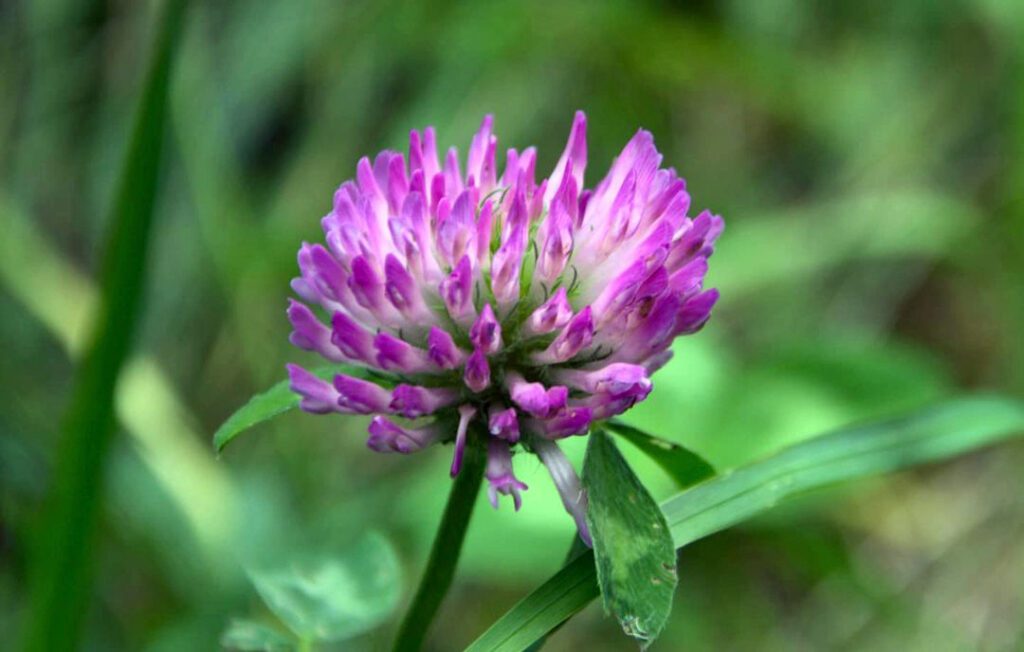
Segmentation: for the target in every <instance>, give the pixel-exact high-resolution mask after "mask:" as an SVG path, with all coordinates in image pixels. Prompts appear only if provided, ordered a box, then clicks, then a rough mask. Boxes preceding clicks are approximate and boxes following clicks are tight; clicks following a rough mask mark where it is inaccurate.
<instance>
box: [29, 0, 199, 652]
mask: <svg viewBox="0 0 1024 652" xmlns="http://www.w3.org/2000/svg"><path fill="white" fill-rule="evenodd" d="M185 4H186V3H185V0H168V1H167V2H166V3H165V5H164V6H163V8H162V12H163V13H162V15H161V17H160V22H159V33H158V35H157V40H156V42H155V44H154V50H153V55H152V59H151V61H150V64H149V69H148V70H147V74H146V79H145V82H144V84H145V85H144V88H143V92H142V96H141V98H140V100H139V106H138V108H137V111H136V114H135V121H134V124H133V126H132V135H131V140H130V141H129V145H128V151H127V153H126V155H125V159H124V162H123V168H122V172H121V176H120V179H119V184H118V189H117V194H116V197H115V200H114V204H113V210H112V214H111V219H110V226H109V227H108V228H109V232H108V235H107V241H106V243H105V250H104V257H103V262H102V269H101V275H100V277H101V288H102V289H101V293H100V307H99V313H98V315H97V317H98V318H97V322H96V327H95V330H94V331H93V334H92V336H91V340H90V342H89V344H88V345H87V347H86V352H85V355H84V357H83V360H82V363H81V366H80V367H79V368H78V370H77V373H76V379H75V385H74V389H73V391H72V396H71V402H70V405H69V407H68V411H67V413H66V415H65V419H64V422H63V428H62V432H61V440H60V445H59V448H58V450H57V458H56V465H55V471H54V479H53V486H52V489H51V494H50V496H49V497H48V503H47V505H46V507H45V511H44V513H43V517H42V521H41V522H40V528H39V531H38V541H37V544H36V546H35V547H34V550H35V556H34V558H33V560H32V584H31V603H30V610H29V615H28V621H27V623H26V627H25V632H24V643H25V649H26V650H30V651H35V650H39V651H40V652H42V651H43V650H46V651H50V650H73V649H75V648H77V646H78V641H79V637H80V629H81V622H82V619H83V616H84V614H85V611H86V609H87V607H88V604H89V597H90V594H91V581H90V580H91V557H92V547H93V546H92V545H91V543H92V539H93V538H94V534H95V529H96V521H97V515H98V512H99V503H100V490H101V485H102V479H103V470H104V462H105V459H106V456H107V451H108V449H109V447H110V441H111V439H112V435H113V431H114V389H115V386H116V383H117V378H118V375H119V372H120V370H121V366H122V364H123V362H124V360H125V357H126V356H127V353H128V350H129V347H130V344H131V341H132V336H133V334H134V331H135V326H136V322H137V313H138V307H139V303H140V300H141V297H142V287H143V282H144V280H145V270H146V266H145V259H146V256H145V253H146V249H147V244H148V241H149V234H150V231H151V225H152V221H153V208H154V204H155V199H156V191H157V181H158V176H159V174H158V173H159V165H160V158H161V150H162V144H163V134H164V117H165V112H166V104H167V92H168V85H169V83H170V74H171V63H172V60H173V53H174V49H175V46H176V44H177V41H178V37H179V35H180V32H181V27H182V22H183V18H184V9H185Z"/></svg>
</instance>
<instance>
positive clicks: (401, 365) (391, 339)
mask: <svg viewBox="0 0 1024 652" xmlns="http://www.w3.org/2000/svg"><path fill="white" fill-rule="evenodd" d="M373 346H374V348H375V349H376V350H377V364H378V365H380V368H381V369H384V370H387V371H398V372H402V373H407V374H416V373H430V372H434V371H437V366H436V365H435V364H434V363H433V362H432V361H431V360H430V356H429V355H428V354H427V352H426V351H424V350H423V349H420V348H417V347H415V346H412V345H411V344H409V343H408V342H405V341H404V340H400V339H398V338H397V337H395V336H393V335H391V334H389V333H385V332H380V333H377V336H376V337H374V338H373Z"/></svg>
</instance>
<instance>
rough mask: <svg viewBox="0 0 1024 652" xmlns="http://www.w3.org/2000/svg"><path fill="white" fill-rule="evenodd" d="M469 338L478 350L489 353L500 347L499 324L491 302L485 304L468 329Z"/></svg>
mask: <svg viewBox="0 0 1024 652" xmlns="http://www.w3.org/2000/svg"><path fill="white" fill-rule="evenodd" d="M469 340H470V341H471V342H472V343H473V346H474V347H475V348H476V349H477V350H480V351H483V352H484V353H486V354H488V355H490V354H492V353H497V352H498V350H499V349H501V324H500V323H499V322H498V318H497V317H495V316H494V311H493V310H492V309H491V304H489V303H488V304H485V305H484V307H483V309H482V310H481V311H480V316H479V317H477V319H476V321H475V322H473V326H472V327H471V328H470V329H469Z"/></svg>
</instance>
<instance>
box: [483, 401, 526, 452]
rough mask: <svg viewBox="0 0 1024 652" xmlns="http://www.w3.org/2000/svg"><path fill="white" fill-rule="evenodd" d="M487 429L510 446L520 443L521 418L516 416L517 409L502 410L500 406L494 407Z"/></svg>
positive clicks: (492, 407)
mask: <svg viewBox="0 0 1024 652" xmlns="http://www.w3.org/2000/svg"><path fill="white" fill-rule="evenodd" d="M487 429H488V431H489V432H490V433H491V434H492V435H493V436H495V437H498V438H500V439H504V440H505V441H507V442H509V443H510V444H514V443H516V442H517V441H519V418H518V417H517V416H516V409H515V408H507V409H504V410H502V409H501V407H500V406H499V405H497V404H495V405H492V406H491V410H490V419H489V420H488V423H487Z"/></svg>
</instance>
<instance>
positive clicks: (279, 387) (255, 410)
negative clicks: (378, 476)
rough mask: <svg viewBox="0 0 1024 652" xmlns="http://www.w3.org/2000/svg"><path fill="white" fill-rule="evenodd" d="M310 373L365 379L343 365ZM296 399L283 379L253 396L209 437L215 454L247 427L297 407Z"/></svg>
mask: <svg viewBox="0 0 1024 652" xmlns="http://www.w3.org/2000/svg"><path fill="white" fill-rule="evenodd" d="M311 373H312V374H313V375H315V376H317V377H318V378H324V379H328V378H333V377H334V375H335V374H337V373H346V374H349V375H350V376H356V377H359V378H364V377H366V372H365V370H363V369H360V368H358V367H351V366H346V365H329V366H325V367H318V368H316V369H313V370H311ZM300 400H301V397H300V396H299V395H298V394H296V393H295V392H293V391H292V390H291V388H290V387H289V386H288V381H287V380H282V381H281V382H279V383H276V384H275V385H274V386H273V387H271V388H270V389H268V390H267V391H265V392H261V393H259V394H256V395H255V396H253V397H252V398H250V399H249V401H248V402H247V403H246V404H245V405H243V406H242V407H240V408H238V409H237V410H236V411H235V413H234V414H232V415H231V416H230V417H228V419H227V421H225V422H224V423H223V424H221V426H220V428H217V432H215V433H214V434H213V446H214V448H215V449H216V450H217V452H218V453H219V452H221V451H222V450H224V447H225V446H227V445H228V444H229V443H231V440H233V439H234V438H235V437H237V436H238V435H240V434H242V433H243V432H245V431H246V430H248V429H249V428H252V427H253V426H255V425H258V424H260V423H263V422H264V421H267V420H268V419H273V418H274V417H276V416H278V415H279V414H284V413H285V412H289V411H291V410H294V409H295V408H297V407H299V401H300Z"/></svg>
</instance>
